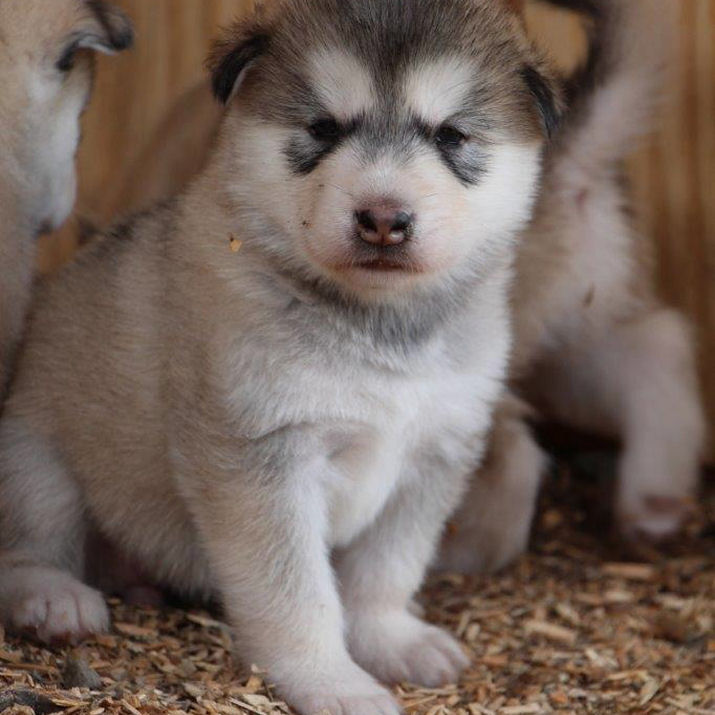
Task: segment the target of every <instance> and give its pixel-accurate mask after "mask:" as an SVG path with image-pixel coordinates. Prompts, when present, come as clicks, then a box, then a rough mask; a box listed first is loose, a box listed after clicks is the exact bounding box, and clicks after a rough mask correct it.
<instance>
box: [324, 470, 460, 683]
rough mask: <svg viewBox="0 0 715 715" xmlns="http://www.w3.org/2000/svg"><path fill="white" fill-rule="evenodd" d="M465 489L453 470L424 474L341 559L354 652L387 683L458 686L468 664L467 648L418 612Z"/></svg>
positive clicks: (400, 495) (344, 597)
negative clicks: (419, 594)
mask: <svg viewBox="0 0 715 715" xmlns="http://www.w3.org/2000/svg"><path fill="white" fill-rule="evenodd" d="M462 484H463V479H462V478H461V476H460V477H459V478H458V479H454V478H453V475H450V474H449V472H447V473H442V472H441V471H437V470H436V471H435V472H434V473H431V474H429V475H427V474H424V475H422V474H421V475H420V476H419V478H418V479H417V480H415V482H413V483H411V484H409V485H407V486H405V487H404V488H402V489H401V490H400V491H399V492H398V493H397V494H396V495H395V496H394V497H393V498H392V499H391V501H390V503H389V504H388V505H387V507H386V509H385V511H384V512H383V514H382V515H381V516H380V517H379V519H378V522H377V523H376V524H374V525H373V526H372V527H371V528H370V529H368V530H367V531H366V532H365V533H364V534H363V535H362V536H361V537H360V538H359V539H358V541H357V542H356V543H355V544H353V545H352V546H350V547H349V548H348V549H347V550H346V551H345V552H343V553H342V554H340V555H339V558H338V561H337V563H338V575H339V579H340V584H341V590H342V594H343V602H344V603H345V608H346V618H347V623H348V639H349V647H350V650H351V652H352V654H353V656H354V657H355V659H356V660H357V662H358V663H360V665H362V666H363V667H364V668H365V669H366V670H368V671H369V672H371V673H372V674H373V675H375V676H377V677H378V678H380V679H381V680H383V681H386V682H411V683H418V684H421V685H425V686H428V687H436V686H439V685H444V684H447V683H454V682H456V681H457V679H458V678H459V675H460V673H461V671H462V670H463V669H464V668H465V667H466V666H467V665H468V659H467V658H466V656H465V655H464V653H463V652H462V649H461V647H460V645H459V643H458V642H457V641H456V640H455V639H454V638H453V637H452V636H451V635H449V634H448V633H447V632H445V631H443V630H441V629H439V628H436V627H434V626H431V625H428V624H427V623H425V622H423V621H422V620H420V618H418V617H417V616H416V615H414V611H415V609H414V608H413V606H412V597H413V595H414V593H415V592H416V590H417V589H418V588H419V586H420V583H421V582H422V579H423V578H424V574H425V571H426V569H427V567H428V565H429V562H430V560H431V559H432V557H433V555H434V550H435V547H436V544H437V542H438V540H439V535H440V533H441V531H442V528H443V524H444V521H445V520H446V518H447V517H448V515H449V514H450V513H451V511H452V510H453V509H454V506H455V504H456V501H457V499H458V498H459V496H460V495H461V490H462Z"/></svg>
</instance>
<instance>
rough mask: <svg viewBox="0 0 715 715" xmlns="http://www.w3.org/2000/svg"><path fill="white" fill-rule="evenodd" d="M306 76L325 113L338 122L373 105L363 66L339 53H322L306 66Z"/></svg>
mask: <svg viewBox="0 0 715 715" xmlns="http://www.w3.org/2000/svg"><path fill="white" fill-rule="evenodd" d="M308 67H309V77H310V82H311V86H312V87H313V90H314V91H315V92H316V93H317V95H318V98H319V99H320V101H321V102H322V103H323V104H324V105H325V108H326V110H327V111H328V112H329V113H330V114H331V115H332V116H334V117H335V118H336V119H338V120H343V121H346V120H349V119H352V118H354V117H355V116H357V115H360V114H362V113H364V112H369V111H370V110H371V109H372V108H373V107H374V106H375V85H374V82H373V79H372V77H371V76H370V73H369V71H368V69H367V68H366V67H364V66H363V65H362V64H361V63H360V62H359V61H358V59H357V58H356V57H354V56H353V55H351V54H349V53H347V52H344V51H341V50H323V51H321V52H319V53H317V54H314V55H313V56H312V57H311V58H310V59H309V63H308Z"/></svg>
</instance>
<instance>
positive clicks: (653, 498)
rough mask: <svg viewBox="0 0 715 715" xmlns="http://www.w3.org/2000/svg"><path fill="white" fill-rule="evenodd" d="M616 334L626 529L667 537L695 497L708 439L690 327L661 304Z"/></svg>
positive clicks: (620, 510) (621, 508)
mask: <svg viewBox="0 0 715 715" xmlns="http://www.w3.org/2000/svg"><path fill="white" fill-rule="evenodd" d="M612 342H613V357H612V374H613V375H614V376H615V377H616V378H617V379H618V380H619V382H620V386H621V409H622V414H621V416H620V417H621V420H622V425H623V453H622V455H621V459H620V464H619V474H618V494H617V503H616V512H617V516H618V519H619V523H620V527H621V530H622V531H623V532H624V534H625V535H626V536H628V537H637V536H646V537H649V538H655V539H658V538H663V537H667V536H670V535H672V534H673V533H675V532H676V531H677V530H678V529H679V528H680V526H681V525H682V521H683V519H684V518H685V516H686V515H687V512H688V511H689V509H690V506H691V502H692V499H693V498H694V497H695V493H696V490H697V486H698V474H699V467H700V460H701V458H702V449H703V443H704V440H705V418H704V415H703V409H702V405H701V402H700V398H699V395H698V387H697V377H696V367H695V356H694V349H693V341H692V336H691V332H690V330H689V327H688V325H687V324H686V322H685V320H684V319H683V318H682V317H681V316H680V315H679V314H677V313H676V312H675V311H669V310H661V311H658V312H654V313H651V314H650V315H648V316H647V317H646V318H644V319H643V320H640V321H638V322H636V323H633V324H629V325H625V326H622V327H621V328H620V329H619V330H618V331H616V333H615V335H614V336H613V338H612Z"/></svg>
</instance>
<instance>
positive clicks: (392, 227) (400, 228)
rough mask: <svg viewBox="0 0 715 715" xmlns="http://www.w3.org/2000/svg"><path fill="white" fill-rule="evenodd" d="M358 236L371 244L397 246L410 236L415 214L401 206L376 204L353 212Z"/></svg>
mask: <svg viewBox="0 0 715 715" xmlns="http://www.w3.org/2000/svg"><path fill="white" fill-rule="evenodd" d="M355 223H356V226H357V235H358V238H359V239H360V240H361V241H363V242H364V243H368V244H370V245H371V246H385V247H387V246H399V245H400V244H402V243H404V242H405V241H407V240H409V239H410V237H411V236H412V231H413V229H414V223H415V216H414V214H412V213H410V212H409V211H405V210H404V209H403V208H399V207H395V206H389V205H376V206H371V207H366V208H364V209H361V210H359V211H356V212H355Z"/></svg>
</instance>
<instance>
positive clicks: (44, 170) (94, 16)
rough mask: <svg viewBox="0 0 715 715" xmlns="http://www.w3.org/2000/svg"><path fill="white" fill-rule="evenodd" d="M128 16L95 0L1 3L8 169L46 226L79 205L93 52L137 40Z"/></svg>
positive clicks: (0, 114) (2, 117) (0, 102)
mask: <svg viewBox="0 0 715 715" xmlns="http://www.w3.org/2000/svg"><path fill="white" fill-rule="evenodd" d="M131 40H132V32H131V27H130V25H129V22H128V20H127V19H126V17H125V16H124V15H123V14H122V13H120V12H119V11H117V10H115V9H113V8H110V7H109V6H107V5H105V4H104V3H102V2H96V1H93V0H52V2H47V0H2V1H1V2H0V77H1V78H2V82H3V91H2V93H0V126H1V127H2V131H3V134H4V136H5V137H6V141H5V142H4V148H5V149H6V150H7V154H6V155H5V156H3V157H0V161H1V162H3V163H5V167H6V168H5V170H6V171H8V172H9V173H10V174H11V175H12V176H13V177H14V178H15V181H16V183H17V182H19V183H20V184H21V187H20V192H21V196H22V199H23V200H24V201H27V202H28V203H29V205H28V210H30V211H32V212H33V214H34V219H35V221H36V222H37V224H38V225H39V226H43V227H45V228H54V227H57V226H58V225H60V224H61V223H62V222H63V221H64V220H65V218H66V217H67V215H68V214H69V212H70V211H71V209H72V206H73V204H74V199H75V190H76V176H75V167H74V158H75V154H76V151H77V146H78V143H79V135H80V126H79V118H80V115H81V114H82V112H83V110H84V108H85V106H86V104H87V100H88V98H89V94H90V90H91V84H92V67H93V65H92V58H91V56H90V54H91V52H92V51H99V52H103V53H108V54H112V53H114V52H117V51H119V50H122V49H124V48H126V47H128V46H129V45H130V44H131Z"/></svg>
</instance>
